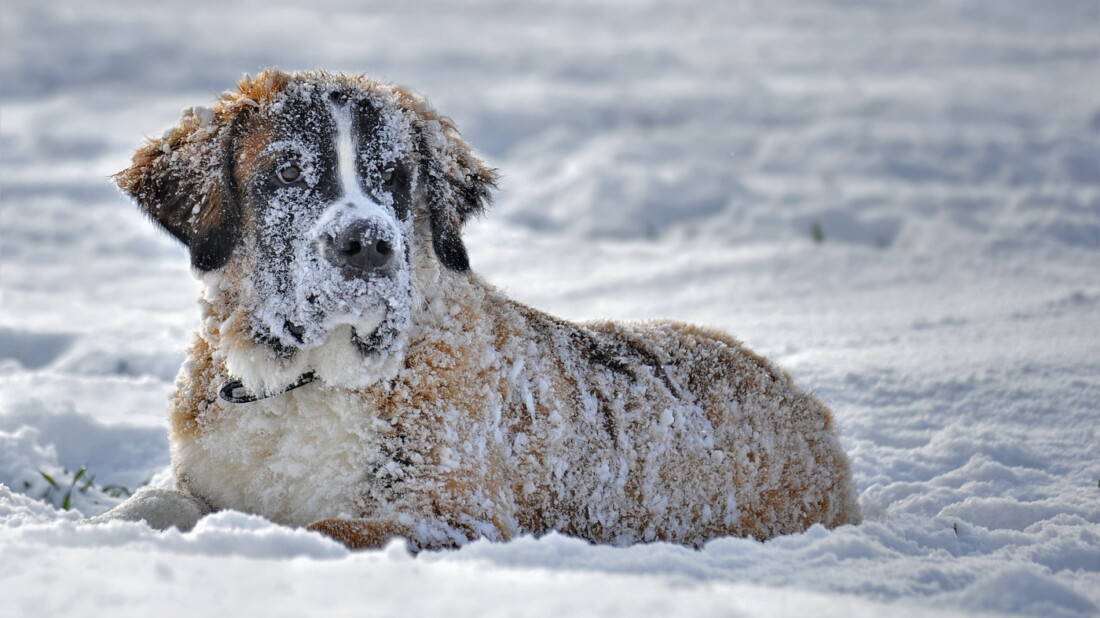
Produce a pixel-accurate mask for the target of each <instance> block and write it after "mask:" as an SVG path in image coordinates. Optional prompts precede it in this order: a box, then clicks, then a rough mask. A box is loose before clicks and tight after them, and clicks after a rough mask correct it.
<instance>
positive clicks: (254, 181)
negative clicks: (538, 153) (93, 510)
mask: <svg viewBox="0 0 1100 618" xmlns="http://www.w3.org/2000/svg"><path fill="white" fill-rule="evenodd" d="M496 179H497V173H496V171H495V170H494V169H492V168H490V167H489V166H487V165H486V164H485V163H484V162H483V161H482V160H481V159H479V158H478V157H477V156H476V155H475V154H474V152H473V151H472V149H471V148H470V146H468V145H467V144H466V143H465V142H464V141H463V139H462V138H461V137H460V135H459V133H458V131H457V130H456V128H455V126H454V124H453V123H452V122H451V121H450V120H449V119H447V118H446V117H444V116H441V115H440V114H439V113H437V112H436V111H435V110H434V109H433V108H432V107H431V106H430V105H429V104H428V102H427V101H426V100H425V99H424V98H423V97H421V96H420V95H418V94H415V93H413V92H412V91H410V90H407V89H405V88H402V87H397V86H393V85H390V84H387V83H383V82H379V81H375V80H372V79H369V78H367V77H363V76H356V75H343V74H332V73H326V72H320V71H314V72H295V73H289V72H282V71H278V70H273V69H269V70H265V71H263V72H261V73H259V74H258V75H257V76H255V77H249V76H247V75H246V76H245V77H244V79H242V81H241V82H240V83H239V84H238V86H237V89H236V90H235V91H231V92H227V93H225V94H223V95H222V97H221V98H220V100H219V101H218V102H217V104H216V105H215V106H214V108H213V109H205V108H191V109H188V110H185V111H184V113H183V115H182V117H181V120H180V122H179V124H178V126H176V127H174V128H172V129H171V130H169V131H168V132H167V133H166V134H165V135H164V136H163V137H160V138H156V139H152V140H150V141H149V142H148V143H147V144H145V145H144V146H142V147H141V148H140V149H138V150H137V152H136V153H135V155H134V157H133V162H132V165H131V166H130V167H129V168H128V169H126V170H124V171H122V172H120V173H119V174H117V175H116V181H117V184H118V186H119V187H120V188H121V189H122V191H123V192H124V193H126V194H127V195H129V196H131V197H132V198H133V199H134V200H135V201H136V202H137V204H138V205H139V207H140V209H141V210H142V211H143V212H144V213H145V214H146V215H148V217H149V218H150V219H152V221H154V222H155V223H156V224H157V225H158V226H159V227H161V228H163V229H164V230H166V231H167V232H168V233H170V234H171V235H172V236H173V237H175V238H176V239H178V240H179V241H180V242H181V243H183V244H184V245H186V247H187V249H188V252H189V254H190V260H191V265H192V267H193V272H194V273H195V274H196V276H197V277H198V278H199V279H200V280H201V282H202V284H203V293H202V297H201V299H200V305H201V309H202V322H201V326H200V327H199V329H198V331H197V333H196V336H195V338H194V343H193V345H192V346H191V348H190V350H189V352H188V356H187V360H186V362H185V363H184V365H183V367H182V369H181V371H180V373H179V377H178V379H177V383H176V392H175V394H174V395H173V398H172V402H171V412H170V434H171V449H172V468H173V472H174V478H175V482H176V489H175V490H172V491H169V490H150V491H146V492H143V493H139V494H138V495H137V496H136V497H135V498H134V499H131V501H129V502H128V503H124V504H123V505H122V506H120V507H118V508H116V509H115V510H114V511H111V512H108V513H107V514H106V515H104V516H101V518H100V519H99V520H100V521H104V520H111V519H145V520H146V521H148V522H150V523H152V524H154V525H157V526H158V527H162V528H163V527H167V526H169V525H175V526H177V527H180V528H181V529H187V528H188V527H190V526H191V525H193V524H194V522H195V520H197V519H198V518H199V517H201V516H202V515H203V514H205V513H209V512H212V511H216V510H219V509H235V510H239V511H245V512H249V513H255V514H259V515H262V516H264V517H266V518H268V519H270V520H272V521H274V522H279V523H282V524H287V525H292V526H306V527H308V528H310V529H312V530H317V531H320V532H322V533H324V534H326V535H328V536H330V537H332V538H334V539H336V540H338V541H340V542H342V543H344V544H345V545H347V546H349V547H352V548H362V547H378V546H380V545H383V544H384V543H386V542H387V541H388V540H389V539H391V538H393V537H403V538H404V539H406V540H407V542H408V543H409V545H410V546H411V547H412V548H414V549H416V550H420V549H429V548H444V547H456V546H460V545H462V544H464V543H466V542H469V541H471V540H474V539H478V538H486V539H489V540H493V541H504V540H508V539H512V538H514V537H516V536H518V535H524V534H530V535H535V536H538V535H543V534H545V533H548V532H550V531H558V532H560V533H563V534H567V535H572V536H576V537H580V538H582V539H586V540H588V541H590V542H593V543H606V544H613V545H619V546H622V545H629V544H633V543H639V542H652V541H667V542H673V543H679V544H683V545H687V546H691V547H700V546H702V545H703V544H705V543H706V542H707V541H709V540H711V539H715V538H718V537H722V536H727V535H737V536H750V537H754V538H756V539H761V540H764V539H768V538H771V537H774V536H776V535H781V534H787V533H793V532H799V531H802V530H805V529H806V528H808V527H809V526H811V525H813V524H817V523H820V524H824V525H825V526H829V527H834V526H838V525H842V524H853V523H858V522H859V520H860V514H859V507H858V505H857V502H856V497H855V490H854V487H853V483H852V476H851V472H850V469H849V462H848V459H847V457H846V455H845V453H844V451H843V449H842V448H841V446H840V442H839V440H838V436H837V430H836V427H835V424H834V420H833V417H832V414H831V413H830V411H829V410H828V409H827V408H826V407H825V406H824V405H823V404H822V403H821V402H820V401H818V400H817V399H815V398H814V397H812V396H811V395H809V394H806V393H804V392H802V391H800V390H799V389H798V388H797V387H796V386H795V385H794V384H793V382H792V380H791V378H790V377H789V376H788V375H787V374H786V373H784V372H783V371H782V370H780V369H778V368H777V367H775V366H774V365H772V364H771V363H769V362H768V361H767V360H765V359H764V358H762V357H760V356H758V355H757V354H755V353H753V352H752V351H750V350H748V349H746V348H745V346H743V345H742V344H741V343H740V342H739V341H737V340H735V339H734V338H732V337H730V336H728V335H726V334H724V333H721V332H718V331H715V330H710V329H707V328H701V327H696V326H690V325H687V324H682V323H677V322H670V321H654V322H646V323H630V324H627V323H615V322H607V321H599V322H587V323H581V324H576V323H570V322H567V321H564V320H561V319H558V318H555V317H552V316H550V315H547V314H545V313H542V312H540V311H538V310H536V309H533V308H531V307H528V306H525V305H523V304H521V303H518V302H516V301H514V300H510V299H508V298H507V297H505V296H504V295H503V294H502V293H501V292H499V291H497V290H496V289H494V288H493V287H492V286H491V285H489V284H488V283H486V282H485V281H483V280H482V279H481V278H480V277H478V276H477V275H476V274H474V273H473V272H472V271H471V270H470V265H469V259H468V257H467V252H466V248H465V246H464V244H463V240H462V235H461V230H462V227H463V224H464V223H465V222H466V221H467V220H469V219H470V218H471V217H473V216H476V215H478V214H480V213H482V212H483V211H484V210H485V208H486V207H487V205H488V204H489V203H490V199H491V192H492V190H493V189H494V187H495V183H496ZM173 513H175V514H174V515H173Z"/></svg>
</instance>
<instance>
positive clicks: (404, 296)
mask: <svg viewBox="0 0 1100 618" xmlns="http://www.w3.org/2000/svg"><path fill="white" fill-rule="evenodd" d="M116 179H117V181H118V184H119V186H120V187H121V188H122V189H123V190H124V191H125V192H126V193H128V194H129V195H131V196H132V197H133V198H134V199H135V200H136V201H137V202H138V204H139V205H140V207H141V209H142V210H143V211H144V212H145V213H146V214H147V215H149V217H150V218H152V219H153V220H154V221H155V222H156V223H158V224H159V225H160V226H161V227H163V228H164V229H165V230H167V231H168V232H169V233H171V234H172V235H173V236H174V237H175V238H177V239H178V240H179V241H180V242H182V243H183V244H185V245H186V246H187V247H188V250H189V251H190V254H191V264H192V266H193V267H194V269H195V270H196V271H197V272H198V273H199V274H200V276H201V277H202V279H203V281H204V283H205V284H206V286H207V295H208V297H212V298H218V299H220V301H221V304H222V305H223V306H225V307H227V308H228V309H227V311H228V313H229V314H231V315H229V316H228V317H226V316H222V317H226V321H227V322H228V323H226V324H221V325H219V328H220V330H221V331H224V332H225V333H226V334H227V336H228V337H229V339H230V340H229V341H228V342H227V343H226V344H225V347H226V349H225V350H223V353H225V354H226V361H227V365H228V366H229V370H230V371H231V372H233V373H235V374H237V375H239V376H240V377H241V378H242V379H243V380H244V381H245V384H246V385H247V386H250V387H252V388H254V389H263V390H268V389H271V388H276V387H277V386H278V385H279V383H281V382H282V383H285V382H287V381H288V380H290V379H293V376H294V375H295V374H296V373H297V372H304V371H320V372H321V373H322V376H321V377H327V378H330V379H332V380H334V381H342V382H346V383H352V384H354V383H357V382H358V383H362V381H363V380H370V379H372V378H371V376H372V374H378V373H379V372H378V371H365V370H364V367H363V365H364V364H365V365H366V366H367V369H369V368H370V367H374V368H375V369H377V368H378V367H377V365H379V363H385V361H387V360H390V359H393V358H394V357H395V356H397V355H398V353H399V352H400V350H401V348H402V347H403V345H404V336H405V333H406V331H407V329H408V328H409V325H410V320H411V314H412V311H413V308H414V307H415V306H416V303H417V302H419V301H420V300H422V298H421V296H422V295H421V293H420V292H422V290H420V291H418V289H417V281H418V273H420V272H421V271H425V270H429V271H430V270H433V269H435V270H437V271H442V272H450V273H464V272H465V271H466V270H467V269H468V268H469V263H468V259H467V254H466V249H465V247H464V246H463V243H462V239H461V236H460V231H461V228H462V225H463V223H464V222H465V221H466V220H467V219H468V218H469V217H471V216H472V215H474V214H477V213H480V212H481V211H482V209H483V208H484V207H485V206H486V204H487V203H488V200H489V191H490V189H491V188H492V187H493V186H494V181H495V173H494V171H493V170H492V169H490V168H488V167H487V166H486V165H485V164H484V163H483V162H482V161H480V160H479V159H478V158H477V157H476V156H475V155H474V154H473V153H472V152H471V150H470V148H469V147H468V146H467V145H466V144H465V143H464V142H463V141H462V139H461V138H460V137H459V135H458V132H457V131H456V130H455V128H454V126H453V125H452V124H451V122H450V121H449V120H448V119H446V118H444V117H441V116H439V115H438V114H437V113H436V112H435V111H434V110H433V109H432V108H431V107H430V106H429V105H428V104H427V103H426V102H425V101H424V99H423V98H421V97H419V96H417V95H415V94H413V93H411V92H409V91H407V90H404V89H402V88H398V87H394V86H391V85H388V84H384V83H380V82H376V81H373V80H369V79H367V78H364V77H361V76H346V75H334V74H328V73H323V72H305V73H284V72H280V71H275V70H267V71H264V72H262V73H260V74H259V75H257V76H256V77H255V78H248V77H245V79H244V80H242V81H241V83H240V84H238V89H237V91H234V92H228V93H226V94H224V95H223V96H222V98H221V100H220V101H219V102H218V103H217V105H215V107H214V108H213V109H211V110H207V109H189V110H185V112H184V114H183V115H182V117H181V119H180V123H179V125H178V126H176V127H175V128H173V129H171V130H169V131H168V132H167V133H166V134H165V135H164V136H163V137H162V138H159V139H153V140H150V142H149V143H148V144H147V145H145V146H144V147H142V148H140V149H139V150H138V151H137V153H135V155H134V159H133V165H132V166H131V167H130V168H128V169H126V170H124V171H122V172H120V173H119V174H118V175H117V177H116ZM230 332H235V333H236V338H235V339H233V337H231V336H229V334H230ZM356 361H358V362H356ZM349 363H351V364H352V366H348V365H349ZM326 372H327V374H328V375H325V373H326ZM353 375H359V376H363V378H362V379H353V378H351V377H349V376H353ZM374 377H375V378H377V377H378V376H377V375H375V376H374Z"/></svg>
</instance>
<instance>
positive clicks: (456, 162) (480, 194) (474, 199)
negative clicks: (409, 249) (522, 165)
mask: <svg viewBox="0 0 1100 618" xmlns="http://www.w3.org/2000/svg"><path fill="white" fill-rule="evenodd" d="M420 150H421V173H420V182H422V183H424V185H425V189H426V191H425V193H426V196H427V199H428V208H429V214H430V217H431V220H430V223H431V229H432V248H433V249H435V255H436V257H437V258H439V261H440V262H441V263H442V264H443V265H444V266H446V267H447V268H449V269H451V270H454V271H458V272H463V271H466V270H469V268H470V259H469V257H468V255H467V253H466V245H464V244H463V242H462V233H461V232H462V226H463V225H464V224H465V223H466V221H467V220H468V219H469V218H470V217H472V216H475V215H480V214H481V213H482V212H484V211H485V209H486V208H487V207H488V206H489V204H490V203H491V202H492V193H491V192H492V190H493V189H495V188H496V181H497V173H496V170H494V169H493V168H491V167H489V166H488V165H486V164H485V162H484V161H482V160H481V159H479V158H478V157H477V156H476V155H474V153H473V151H472V149H471V148H470V147H469V146H468V145H467V144H466V142H465V141H463V140H462V138H461V137H459V135H458V131H456V130H455V128H454V126H453V125H452V124H451V122H450V121H449V120H447V119H445V118H433V119H431V120H429V121H428V122H425V123H424V126H422V127H421V148H420Z"/></svg>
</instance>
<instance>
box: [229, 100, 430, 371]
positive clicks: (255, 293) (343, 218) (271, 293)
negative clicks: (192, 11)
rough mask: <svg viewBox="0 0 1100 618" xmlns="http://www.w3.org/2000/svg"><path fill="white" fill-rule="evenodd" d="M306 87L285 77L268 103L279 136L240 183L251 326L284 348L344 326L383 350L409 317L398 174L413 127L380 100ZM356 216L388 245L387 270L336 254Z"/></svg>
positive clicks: (359, 340) (406, 231)
mask: <svg viewBox="0 0 1100 618" xmlns="http://www.w3.org/2000/svg"><path fill="white" fill-rule="evenodd" d="M305 86H307V85H299V86H297V87H294V86H292V87H288V88H287V90H286V92H285V93H284V94H283V95H281V96H279V97H278V98H276V100H275V101H273V102H272V103H271V104H270V105H269V106H268V108H267V109H266V110H265V111H266V117H265V118H264V119H263V120H265V121H266V123H267V126H270V127H273V131H274V132H275V133H276V135H275V139H273V140H271V141H270V143H269V144H268V145H267V146H266V147H264V148H263V149H262V150H261V151H260V152H259V155H258V156H257V161H258V163H257V164H255V165H253V169H254V171H253V172H252V174H251V177H250V178H249V179H248V180H247V186H246V187H242V191H243V192H244V194H245V196H246V199H247V200H248V202H249V203H248V204H247V206H248V207H249V209H250V210H251V212H252V213H254V219H253V221H254V227H255V230H254V233H253V234H252V237H251V238H250V239H247V240H246V242H245V246H244V248H243V249H244V255H243V258H244V262H245V263H247V264H249V265H250V268H251V270H252V272H251V273H250V274H251V276H250V279H251V289H250V294H249V295H250V296H251V297H252V298H251V300H252V303H253V307H252V310H251V312H250V316H249V321H250V326H251V329H252V331H253V336H254V338H255V339H256V340H257V341H259V342H261V343H264V344H266V345H268V346H269V347H271V349H272V350H273V351H274V352H275V354H276V355H277V356H280V357H289V356H292V355H293V354H295V353H296V352H297V351H299V350H302V349H309V348H315V347H317V346H320V345H322V344H324V343H326V342H327V341H328V339H329V336H330V334H331V333H332V332H333V331H334V330H336V329H337V328H338V327H340V326H343V325H349V326H351V327H352V329H353V330H352V338H353V340H354V341H353V343H355V344H356V345H359V346H361V347H363V348H364V351H365V352H369V351H371V350H372V349H376V348H380V347H382V348H384V347H387V346H388V345H389V344H391V343H392V341H390V339H392V337H393V334H394V333H397V332H401V331H403V330H404V329H405V328H406V327H407V326H408V323H409V306H410V294H411V291H410V281H409V271H408V260H409V257H408V256H409V240H408V239H409V238H411V234H412V224H411V221H409V220H408V219H409V218H408V217H407V216H405V214H406V213H405V212H404V211H405V210H407V205H406V203H407V201H408V199H407V198H408V196H407V195H403V194H402V189H404V188H407V187H403V186H397V185H395V184H394V183H393V182H392V179H393V176H394V171H393V170H394V168H395V167H396V166H405V165H406V164H405V163H404V161H405V159H407V158H408V156H409V154H410V153H411V151H412V149H411V146H410V144H409V142H410V141H411V130H410V128H409V125H408V121H407V120H405V119H404V115H403V114H402V113H401V112H400V110H397V109H388V110H387V109H386V108H385V107H382V104H383V102H379V101H374V100H370V99H367V98H366V97H361V98H359V99H351V98H349V97H347V96H346V95H344V96H343V97H337V96H336V95H338V94H340V93H339V92H338V91H336V90H325V89H322V88H317V87H309V88H307V87H305ZM379 107H381V110H379ZM269 130H272V129H269ZM287 170H290V172H289V173H288V172H287ZM387 181H389V184H387ZM401 206H405V208H404V209H402V208H401ZM357 225H358V226H360V227H365V228H366V229H369V230H374V231H376V233H377V234H378V235H379V236H380V237H382V238H384V239H385V242H386V243H387V251H392V253H393V257H392V260H391V262H392V264H391V265H389V266H388V267H387V269H386V270H385V271H384V272H349V269H348V268H347V266H346V265H344V264H341V263H340V262H339V260H336V259H334V257H333V254H334V250H333V249H332V245H333V244H334V243H337V242H346V240H345V239H346V238H347V236H348V232H347V231H348V230H349V229H353V228H354V227H355V226H357ZM368 241H369V239H365V240H363V243H366V242H368ZM356 242H357V243H358V241H356Z"/></svg>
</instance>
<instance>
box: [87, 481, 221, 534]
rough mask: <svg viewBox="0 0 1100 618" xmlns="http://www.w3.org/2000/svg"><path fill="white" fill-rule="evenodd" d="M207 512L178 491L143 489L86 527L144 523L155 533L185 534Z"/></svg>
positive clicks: (196, 499) (189, 496) (205, 506)
mask: <svg viewBox="0 0 1100 618" xmlns="http://www.w3.org/2000/svg"><path fill="white" fill-rule="evenodd" d="M211 512H212V509H211V508H210V507H209V506H207V504H206V503H205V502H203V501H202V500H200V499H198V498H196V497H194V496H192V495H190V494H186V493H183V492H182V491H176V490H174V489H153V488H145V489H141V490H139V491H138V492H137V493H135V494H134V495H132V496H130V497H129V498H127V499H126V501H125V502H123V503H122V504H120V505H118V506H116V507H115V508H113V509H111V510H109V511H107V512H106V513H103V514H102V515H98V516H96V517H93V518H91V519H89V520H88V523H92V524H102V523H106V522H109V521H119V520H121V521H144V522H145V523H147V524H149V526H150V527H151V528H156V529H157V530H167V529H168V528H173V527H174V528H179V530H180V532H187V531H188V530H190V529H191V528H194V527H195V524H196V523H198V521H199V520H200V519H202V517H203V516H204V515H208V514H210V513H211Z"/></svg>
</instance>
